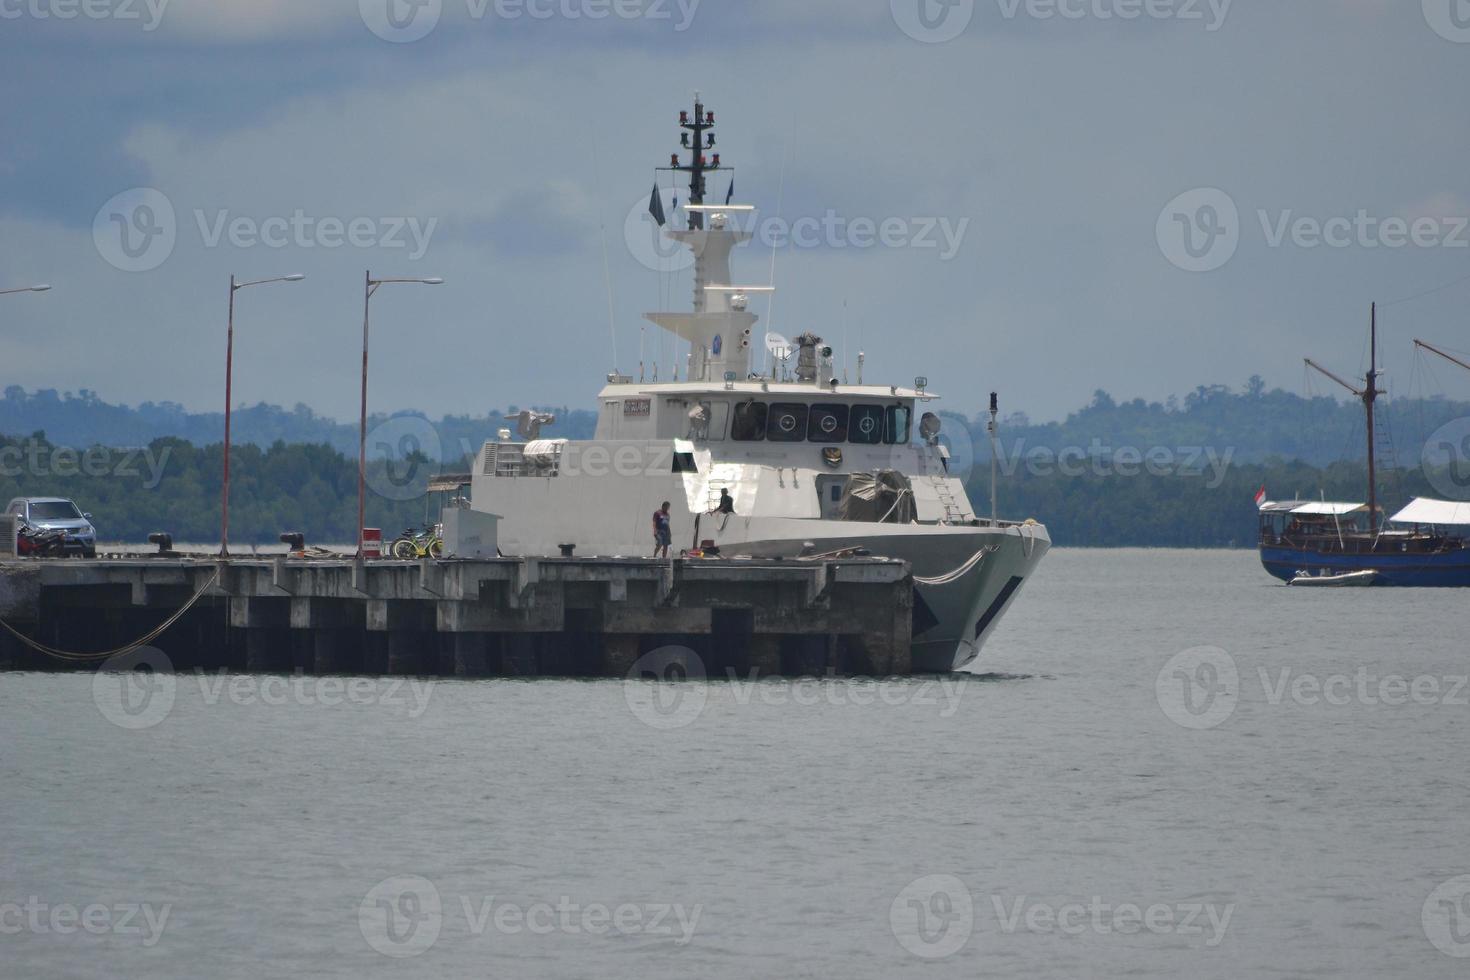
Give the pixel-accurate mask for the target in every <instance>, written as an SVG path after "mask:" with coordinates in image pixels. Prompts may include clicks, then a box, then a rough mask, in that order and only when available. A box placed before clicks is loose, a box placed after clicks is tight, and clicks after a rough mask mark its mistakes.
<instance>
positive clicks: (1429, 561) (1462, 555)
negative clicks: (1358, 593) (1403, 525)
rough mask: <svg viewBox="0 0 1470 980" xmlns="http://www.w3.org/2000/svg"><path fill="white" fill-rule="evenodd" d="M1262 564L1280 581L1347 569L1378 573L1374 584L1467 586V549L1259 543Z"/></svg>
mask: <svg viewBox="0 0 1470 980" xmlns="http://www.w3.org/2000/svg"><path fill="white" fill-rule="evenodd" d="M1261 564H1262V565H1264V566H1265V567H1266V571H1268V572H1270V573H1271V574H1272V575H1274V576H1276V577H1277V578H1279V579H1281V580H1282V581H1283V582H1290V581H1291V580H1292V579H1294V578H1296V576H1297V573H1298V572H1308V573H1310V574H1312V575H1319V574H1321V573H1323V572H1327V573H1328V574H1332V575H1341V574H1343V573H1346V572H1362V571H1368V570H1372V571H1375V572H1377V573H1378V580H1377V581H1376V582H1375V583H1374V584H1375V585H1398V586H1408V587H1413V588H1466V587H1470V548H1462V549H1458V550H1455V551H1446V552H1443V553H1439V554H1396V553H1393V552H1383V553H1374V554H1357V555H1354V554H1334V553H1330V552H1321V551H1303V550H1301V549H1299V548H1280V547H1275V546H1271V545H1262V546H1261Z"/></svg>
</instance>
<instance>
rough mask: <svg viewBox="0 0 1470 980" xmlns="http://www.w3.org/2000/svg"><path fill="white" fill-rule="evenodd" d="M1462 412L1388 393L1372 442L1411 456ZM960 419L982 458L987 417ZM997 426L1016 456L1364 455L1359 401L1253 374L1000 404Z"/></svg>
mask: <svg viewBox="0 0 1470 980" xmlns="http://www.w3.org/2000/svg"><path fill="white" fill-rule="evenodd" d="M1002 408H1003V409H1004V405H1002ZM1466 417H1470V402H1461V401H1452V400H1449V399H1447V398H1443V397H1432V398H1415V399H1408V398H1400V399H1389V398H1385V399H1383V400H1381V401H1380V402H1379V404H1378V419H1379V427H1380V430H1381V432H1380V438H1379V440H1378V444H1379V450H1380V452H1381V453H1383V455H1384V456H1385V457H1387V459H1386V462H1387V463H1388V465H1390V466H1392V465H1395V464H1396V465H1399V466H1405V467H1413V466H1417V465H1419V463H1420V457H1421V451H1422V448H1423V446H1424V443H1425V440H1426V439H1429V438H1430V437H1431V436H1435V442H1436V445H1437V444H1438V441H1439V439H1441V438H1443V437H1444V434H1443V433H1440V430H1441V429H1442V427H1444V426H1446V425H1449V424H1450V423H1453V422H1455V421H1456V420H1459V419H1464V418H1466ZM956 418H958V417H956ZM966 425H967V426H968V429H969V433H970V437H971V441H972V443H973V446H974V454H975V458H976V459H977V460H989V458H990V444H989V436H988V435H987V434H986V431H985V425H986V420H985V419H984V418H982V417H978V416H977V417H975V418H973V419H969V420H966ZM1000 435H1001V446H1002V458H1015V457H1021V456H1024V455H1025V454H1026V453H1027V452H1028V451H1030V450H1033V449H1036V448H1037V447H1044V448H1047V449H1051V450H1053V451H1056V452H1060V451H1062V450H1064V449H1077V450H1081V451H1082V452H1083V453H1085V454H1086V455H1089V456H1111V455H1113V454H1114V453H1116V452H1117V451H1118V450H1120V449H1130V450H1137V451H1139V452H1143V453H1147V452H1148V451H1149V450H1151V449H1155V448H1159V449H1164V450H1172V451H1180V450H1186V449H1189V448H1192V447H1208V448H1212V449H1213V450H1215V451H1216V453H1217V454H1219V455H1220V456H1224V455H1225V454H1226V453H1229V455H1230V458H1231V460H1232V461H1233V462H1235V463H1260V462H1265V461H1268V460H1273V459H1276V460H1283V461H1293V460H1298V461H1301V462H1305V463H1310V464H1312V465H1313V466H1326V465H1328V464H1330V463H1334V462H1337V461H1339V460H1362V459H1364V458H1366V456H1367V438H1366V435H1365V426H1364V413H1363V406H1362V404H1361V403H1360V402H1358V401H1356V400H1348V401H1340V400H1338V399H1336V398H1332V397H1327V396H1322V395H1319V396H1316V397H1311V398H1304V397H1302V396H1301V395H1297V394H1293V393H1291V392H1286V391H1282V390H1280V389H1277V390H1274V391H1267V390H1266V389H1265V386H1264V384H1262V382H1261V380H1260V379H1259V378H1252V379H1251V380H1250V381H1249V382H1248V383H1247V384H1246V385H1245V386H1244V387H1242V388H1241V389H1240V390H1231V389H1229V388H1227V387H1225V386H1223V385H1211V386H1208V387H1199V388H1196V389H1195V390H1194V391H1192V392H1190V393H1189V394H1188V395H1185V396H1184V398H1183V399H1176V398H1170V399H1169V400H1168V401H1167V402H1164V403H1159V402H1145V401H1144V400H1143V399H1141V398H1139V399H1134V400H1133V401H1126V402H1119V401H1115V400H1114V399H1113V397H1112V396H1110V395H1109V394H1108V393H1107V392H1105V391H1098V392H1097V393H1096V394H1095V395H1094V396H1093V400H1092V403H1091V404H1089V405H1088V406H1087V407H1086V408H1083V409H1081V410H1079V411H1076V412H1073V413H1072V414H1071V415H1069V416H1067V418H1066V419H1065V420H1064V421H1061V422H1048V423H1043V424H1035V423H1032V422H1031V420H1030V419H1028V418H1027V417H1026V415H1025V414H1024V413H1019V412H1018V413H1012V414H1009V415H1005V414H1003V415H1002V419H1001V427H1000Z"/></svg>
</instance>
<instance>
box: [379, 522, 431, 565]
mask: <svg viewBox="0 0 1470 980" xmlns="http://www.w3.org/2000/svg"><path fill="white" fill-rule="evenodd" d="M389 554H391V555H392V556H393V557H394V558H397V559H398V560H399V561H413V560H414V559H416V558H443V557H444V525H442V524H432V525H426V526H425V527H423V528H416V527H411V528H408V529H407V530H406V531H404V532H403V533H402V534H401V535H399V536H398V539H397V540H396V541H394V542H393V545H392V547H391V548H390V549H389Z"/></svg>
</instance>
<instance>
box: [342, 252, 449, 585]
mask: <svg viewBox="0 0 1470 980" xmlns="http://www.w3.org/2000/svg"><path fill="white" fill-rule="evenodd" d="M404 282H408V283H418V284H420V285H423V286H442V285H444V280H443V279H437V278H435V279H374V278H373V273H372V270H368V273H367V279H366V285H365V286H364V288H363V293H362V411H361V413H360V416H359V419H358V430H357V557H359V558H361V557H362V531H363V525H364V524H365V523H366V522H367V392H368V323H369V313H370V311H371V309H372V299H373V294H374V293H376V292H377V291H378V287H379V286H383V285H387V284H389V283H404Z"/></svg>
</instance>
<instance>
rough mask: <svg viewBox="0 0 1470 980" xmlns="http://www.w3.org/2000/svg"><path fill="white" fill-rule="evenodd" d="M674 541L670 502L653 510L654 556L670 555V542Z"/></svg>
mask: <svg viewBox="0 0 1470 980" xmlns="http://www.w3.org/2000/svg"><path fill="white" fill-rule="evenodd" d="M672 541H673V536H672V532H671V530H670V527H669V502H668V501H667V500H665V501H664V504H663V506H662V507H660V508H659V509H658V510H656V511H654V512H653V557H655V558H667V557H669V544H670V542H672Z"/></svg>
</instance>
